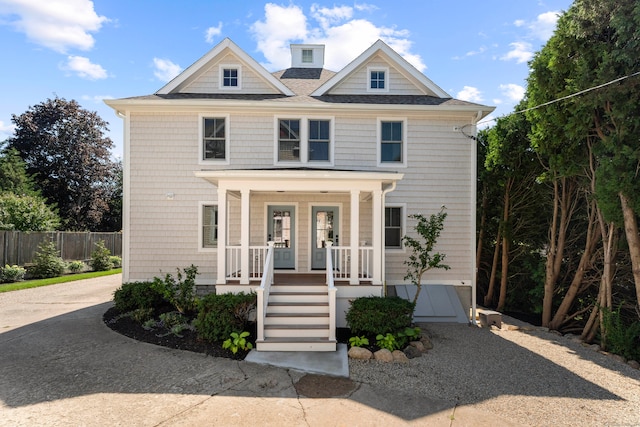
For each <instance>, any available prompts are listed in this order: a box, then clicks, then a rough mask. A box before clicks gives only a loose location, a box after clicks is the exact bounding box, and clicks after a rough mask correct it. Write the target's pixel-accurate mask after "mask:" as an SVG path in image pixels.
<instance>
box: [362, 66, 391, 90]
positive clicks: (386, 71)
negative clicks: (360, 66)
mask: <svg viewBox="0 0 640 427" xmlns="http://www.w3.org/2000/svg"><path fill="white" fill-rule="evenodd" d="M372 71H384V89H372V88H371V72H372ZM389 80H390V78H389V68H387V67H367V79H366V85H367V92H370V93H386V92H389Z"/></svg>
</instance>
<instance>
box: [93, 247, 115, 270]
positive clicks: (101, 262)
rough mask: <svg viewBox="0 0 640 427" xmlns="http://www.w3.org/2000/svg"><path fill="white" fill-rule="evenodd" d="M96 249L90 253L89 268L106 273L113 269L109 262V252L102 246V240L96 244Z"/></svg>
mask: <svg viewBox="0 0 640 427" xmlns="http://www.w3.org/2000/svg"><path fill="white" fill-rule="evenodd" d="M95 245H96V248H95V249H94V250H93V252H91V261H90V264H91V268H92V269H93V271H107V270H111V269H112V268H113V263H112V262H111V260H110V257H111V251H110V250H109V249H107V248H106V246H105V245H104V240H100V241H99V242H97V243H96V244H95Z"/></svg>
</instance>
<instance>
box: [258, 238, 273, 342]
mask: <svg viewBox="0 0 640 427" xmlns="http://www.w3.org/2000/svg"><path fill="white" fill-rule="evenodd" d="M268 245H269V246H268V247H267V252H266V256H265V263H264V274H263V275H262V280H261V281H260V286H259V287H258V289H256V296H257V302H256V305H257V307H256V308H257V315H256V317H257V319H256V320H257V323H258V325H257V331H256V332H257V335H258V337H257V341H264V318H265V316H266V315H267V304H268V302H269V292H270V291H271V285H272V284H273V242H269V243H268Z"/></svg>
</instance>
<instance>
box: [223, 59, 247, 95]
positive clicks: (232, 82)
mask: <svg viewBox="0 0 640 427" xmlns="http://www.w3.org/2000/svg"><path fill="white" fill-rule="evenodd" d="M241 76H242V69H241V68H240V66H239V65H228V64H227V65H221V66H220V85H219V86H220V89H231V90H233V89H241V86H242V78H241Z"/></svg>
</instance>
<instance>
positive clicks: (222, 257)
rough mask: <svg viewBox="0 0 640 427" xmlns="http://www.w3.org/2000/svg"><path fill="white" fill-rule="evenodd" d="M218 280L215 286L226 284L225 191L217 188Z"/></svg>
mask: <svg viewBox="0 0 640 427" xmlns="http://www.w3.org/2000/svg"><path fill="white" fill-rule="evenodd" d="M217 271H218V278H217V280H216V284H217V285H224V284H225V283H227V189H226V188H220V187H218V266H217Z"/></svg>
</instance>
